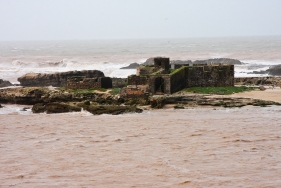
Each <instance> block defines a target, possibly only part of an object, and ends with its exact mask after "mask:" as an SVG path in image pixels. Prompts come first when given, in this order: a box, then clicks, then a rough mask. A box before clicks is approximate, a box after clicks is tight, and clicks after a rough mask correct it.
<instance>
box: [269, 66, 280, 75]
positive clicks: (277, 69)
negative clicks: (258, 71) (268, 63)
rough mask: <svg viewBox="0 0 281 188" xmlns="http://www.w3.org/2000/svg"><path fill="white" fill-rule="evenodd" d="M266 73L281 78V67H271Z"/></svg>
mask: <svg viewBox="0 0 281 188" xmlns="http://www.w3.org/2000/svg"><path fill="white" fill-rule="evenodd" d="M266 71H267V72H268V74H269V75H272V76H281V65H276V66H273V67H270V68H269V69H267V70H266Z"/></svg>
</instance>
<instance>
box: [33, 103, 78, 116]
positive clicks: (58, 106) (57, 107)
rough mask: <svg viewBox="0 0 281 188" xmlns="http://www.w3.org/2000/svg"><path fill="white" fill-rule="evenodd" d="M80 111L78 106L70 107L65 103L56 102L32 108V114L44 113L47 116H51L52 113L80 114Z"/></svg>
mask: <svg viewBox="0 0 281 188" xmlns="http://www.w3.org/2000/svg"><path fill="white" fill-rule="evenodd" d="M80 111H81V107H79V106H75V105H70V104H66V103H58V102H53V103H47V104H43V103H37V104H35V105H33V107H32V112H33V113H43V112H46V113H47V114H52V113H66V112H80Z"/></svg>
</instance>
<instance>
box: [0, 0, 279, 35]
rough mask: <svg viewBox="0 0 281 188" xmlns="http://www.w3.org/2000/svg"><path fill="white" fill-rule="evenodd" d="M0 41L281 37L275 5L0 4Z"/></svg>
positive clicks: (189, 1)
mask: <svg viewBox="0 0 281 188" xmlns="http://www.w3.org/2000/svg"><path fill="white" fill-rule="evenodd" d="M0 26H1V28H0V40H69V39H70V40H80V39H143V38H189V37H221V36H260V35H266V36H268V35H279V36H280V35H281V0H0Z"/></svg>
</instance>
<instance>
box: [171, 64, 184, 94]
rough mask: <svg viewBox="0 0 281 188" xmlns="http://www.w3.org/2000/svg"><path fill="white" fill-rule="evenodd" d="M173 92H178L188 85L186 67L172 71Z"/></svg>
mask: <svg viewBox="0 0 281 188" xmlns="http://www.w3.org/2000/svg"><path fill="white" fill-rule="evenodd" d="M170 75H171V80H170V84H171V93H174V92H177V91H179V90H182V89H183V88H185V87H186V81H185V80H186V76H187V75H186V68H185V67H181V68H180V69H178V70H176V71H175V72H173V73H171V74H170Z"/></svg>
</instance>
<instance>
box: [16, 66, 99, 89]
mask: <svg viewBox="0 0 281 188" xmlns="http://www.w3.org/2000/svg"><path fill="white" fill-rule="evenodd" d="M75 76H83V77H86V78H94V77H104V74H103V72H101V71H98V70H83V71H68V72H60V73H54V74H41V73H28V74H25V75H23V76H21V77H20V78H18V81H19V82H20V84H21V85H22V86H28V87H31V86H34V87H37V86H38V87H41V86H54V87H66V86H67V79H68V78H69V77H75Z"/></svg>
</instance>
